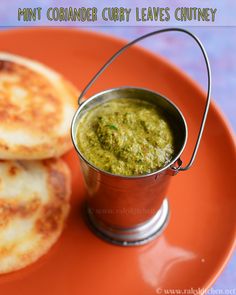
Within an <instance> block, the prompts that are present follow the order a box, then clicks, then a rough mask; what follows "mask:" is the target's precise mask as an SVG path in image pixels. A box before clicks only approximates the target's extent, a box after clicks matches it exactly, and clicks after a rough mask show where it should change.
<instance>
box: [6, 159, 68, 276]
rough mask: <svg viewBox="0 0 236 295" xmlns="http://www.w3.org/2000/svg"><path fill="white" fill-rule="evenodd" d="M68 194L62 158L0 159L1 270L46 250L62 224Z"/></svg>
mask: <svg viewBox="0 0 236 295" xmlns="http://www.w3.org/2000/svg"><path fill="white" fill-rule="evenodd" d="M69 196H70V174H69V170H68V168H67V165H66V164H65V163H64V162H63V160H61V159H50V160H42V161H0V273H7V272H11V271H15V270H18V269H21V268H23V267H25V266H27V265H29V264H31V263H32V262H34V261H36V260H37V259H38V258H39V257H41V256H42V255H44V254H45V253H47V251H48V250H49V249H50V247H51V246H52V245H53V244H54V243H55V242H56V241H57V239H58V238H59V236H60V234H61V232H62V229H63V227H64V225H65V220H66V217H67V215H68V212H69Z"/></svg>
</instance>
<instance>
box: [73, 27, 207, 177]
mask: <svg viewBox="0 0 236 295" xmlns="http://www.w3.org/2000/svg"><path fill="white" fill-rule="evenodd" d="M166 32H182V33H185V34H187V35H189V36H191V37H192V38H193V39H194V40H195V41H196V43H197V44H198V46H199V47H200V49H201V52H202V54H203V57H204V61H205V63H206V69H207V78H208V87H207V100H206V105H205V109H204V113H203V117H202V121H201V125H200V130H199V133H198V137H197V141H196V144H195V147H194V150H193V153H192V156H191V158H190V161H189V163H188V164H187V165H186V166H185V167H182V161H181V160H180V159H178V160H177V165H178V166H172V167H171V169H172V170H173V172H174V174H176V173H177V172H179V171H185V170H188V169H189V168H190V167H191V166H192V164H193V162H194V160H195V157H196V154H197V151H198V148H199V144H200V141H201V138H202V133H203V130H204V126H205V122H206V118H207V113H208V109H209V105H210V98H211V68H210V64H209V60H208V56H207V53H206V51H205V48H204V46H203V45H202V43H201V41H200V40H199V39H198V38H197V37H196V36H195V35H194V34H192V33H190V32H189V31H187V30H185V29H181V28H168V29H162V30H158V31H154V32H151V33H148V34H145V35H143V36H141V37H139V38H137V39H135V40H133V41H131V42H130V43H128V44H126V45H125V46H123V47H122V48H121V49H119V50H118V51H117V52H116V53H115V54H114V55H113V56H112V57H110V59H109V60H108V61H107V62H106V63H105V64H104V65H103V66H102V67H101V69H100V70H99V71H98V72H97V74H96V75H95V76H94V77H93V78H92V79H91V81H90V82H89V83H88V84H87V86H86V87H85V88H84V90H83V91H82V92H81V94H80V96H79V99H78V103H79V105H81V104H82V103H83V102H81V99H82V97H83V96H84V94H85V93H86V92H87V90H88V89H89V88H90V87H91V86H92V84H93V83H94V82H95V81H96V80H97V78H98V77H99V76H100V75H101V74H102V72H103V71H104V70H105V69H106V68H107V67H108V66H109V65H110V64H111V63H112V62H113V61H114V59H116V58H117V57H118V56H119V55H120V54H122V53H123V52H124V51H125V50H126V49H128V48H129V47H130V46H132V45H133V44H135V43H138V42H139V41H141V40H143V39H145V38H148V37H150V36H153V35H156V34H161V33H166Z"/></svg>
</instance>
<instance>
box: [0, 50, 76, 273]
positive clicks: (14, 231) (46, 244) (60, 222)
mask: <svg viewBox="0 0 236 295" xmlns="http://www.w3.org/2000/svg"><path fill="white" fill-rule="evenodd" d="M77 97H78V91H77V89H76V88H75V87H74V86H73V85H72V84H71V83H70V82H68V81H67V80H66V79H65V78H63V77H62V76H61V75H59V74H58V73H56V72H55V71H53V70H51V69H49V68H48V67H46V66H45V65H42V64H40V63H38V62H35V61H32V60H29V59H26V58H23V57H20V56H16V55H12V54H7V53H1V52H0V273H7V272H10V271H14V270H17V269H20V268H22V267H25V266H26V265H29V264H30V263H32V262H34V261H36V260H37V259H38V258H39V257H40V256H42V255H43V254H45V253H46V252H47V251H48V250H49V248H50V247H51V246H52V245H53V244H54V243H55V242H56V241H57V239H58V237H59V236H60V234H61V232H62V229H63V227H64V224H65V220H66V217H67V215H68V212H69V197H70V173H69V169H68V167H67V165H66V163H65V162H64V161H63V160H62V159H61V158H60V156H61V155H63V154H64V153H65V152H67V151H68V150H69V149H70V148H71V140H70V133H69V129H70V123H71V118H72V116H73V114H74V112H75V108H76V98H77Z"/></svg>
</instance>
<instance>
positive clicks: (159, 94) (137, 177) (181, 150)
mask: <svg viewBox="0 0 236 295" xmlns="http://www.w3.org/2000/svg"><path fill="white" fill-rule="evenodd" d="M125 89H128V90H131V89H134V90H138V91H139V90H141V91H145V92H149V93H151V94H153V95H158V96H161V97H162V98H163V99H164V100H165V101H166V102H167V103H169V104H170V105H172V107H174V109H175V110H176V111H177V113H178V114H179V116H180V117H181V119H182V121H183V123H184V130H185V138H184V143H183V145H182V147H181V149H180V150H179V152H178V154H177V155H176V156H175V157H174V158H173V159H172V161H170V162H169V163H168V164H166V165H165V166H163V167H162V168H161V169H158V170H156V171H153V172H151V173H147V174H140V175H122V174H114V173H111V172H108V171H105V170H102V169H100V168H98V167H96V166H95V165H94V164H93V163H91V162H90V161H88V160H87V159H86V157H85V156H84V155H83V154H82V153H81V152H80V150H79V147H78V146H77V144H76V131H77V130H76V129H77V128H76V127H77V126H75V123H76V119H77V116H78V115H79V114H80V112H81V111H82V110H83V108H84V107H85V106H86V105H87V104H89V103H90V102H91V101H92V100H93V99H95V98H96V97H98V96H101V95H106V94H107V93H110V92H113V91H119V90H125ZM111 100H112V99H111ZM71 139H72V143H73V146H74V148H75V150H76V152H77V153H78V155H79V157H80V159H82V160H83V161H84V162H85V163H86V164H87V165H89V166H90V167H91V168H92V169H94V170H96V171H97V172H99V173H102V174H105V175H107V176H113V177H116V178H122V179H130V180H131V179H133V180H135V179H139V178H146V177H150V176H155V175H157V174H161V173H162V172H163V171H165V170H166V171H167V170H168V169H169V168H170V167H171V166H173V165H174V164H175V163H176V161H177V160H178V159H179V158H180V156H181V155H182V153H183V151H184V149H185V146H186V143H187V139H188V126H187V123H186V120H185V118H184V115H183V113H182V112H181V111H180V109H179V108H178V107H177V106H176V104H175V103H173V102H172V101H171V100H170V99H168V98H167V97H166V96H165V95H163V94H161V93H159V92H156V91H153V90H150V89H148V88H145V87H136V86H120V87H114V88H109V89H106V90H103V91H100V92H98V93H96V94H94V95H92V96H91V97H89V98H87V99H86V100H84V101H83V102H82V103H81V104H80V105H79V107H78V109H77V110H76V112H75V114H74V116H73V119H72V122H71Z"/></svg>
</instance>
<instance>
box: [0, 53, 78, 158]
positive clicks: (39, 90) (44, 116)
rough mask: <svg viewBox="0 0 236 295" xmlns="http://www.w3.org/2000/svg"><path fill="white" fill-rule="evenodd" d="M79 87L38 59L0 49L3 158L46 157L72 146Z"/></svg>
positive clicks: (0, 117) (1, 153)
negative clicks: (71, 125) (71, 133)
mask: <svg viewBox="0 0 236 295" xmlns="http://www.w3.org/2000/svg"><path fill="white" fill-rule="evenodd" d="M77 97H78V90H77V89H76V88H75V87H74V86H73V85H72V84H71V83H70V82H69V81H67V80H66V79H65V78H63V77H62V76H61V75H59V74H58V73H56V72H55V71H53V70H51V69H49V68H48V67H46V66H45V65H43V64H40V63H38V62H36V61H33V60H30V59H27V58H23V57H20V56H16V55H12V54H7V53H2V52H0V159H18V160H22V159H28V160H29V159H31V160H32V159H46V158H51V157H57V156H60V155H62V154H63V153H65V152H66V151H68V150H69V149H70V148H71V139H70V132H69V130H70V124H71V119H72V117H73V115H74V112H75V110H76V100H77Z"/></svg>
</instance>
